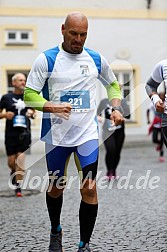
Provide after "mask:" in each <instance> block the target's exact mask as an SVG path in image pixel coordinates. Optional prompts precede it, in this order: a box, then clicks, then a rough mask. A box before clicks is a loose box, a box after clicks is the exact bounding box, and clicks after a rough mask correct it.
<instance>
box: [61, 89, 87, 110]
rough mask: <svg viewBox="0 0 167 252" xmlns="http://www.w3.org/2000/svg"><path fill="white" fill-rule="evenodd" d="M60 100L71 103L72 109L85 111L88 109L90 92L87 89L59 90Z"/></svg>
mask: <svg viewBox="0 0 167 252" xmlns="http://www.w3.org/2000/svg"><path fill="white" fill-rule="evenodd" d="M60 101H61V102H68V103H70V104H71V105H72V111H75V112H87V111H89V110H90V94H89V91H88V90H79V91H77V90H75V91H70V90H69V91H61V97H60Z"/></svg>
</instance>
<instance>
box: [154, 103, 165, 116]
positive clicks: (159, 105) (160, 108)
mask: <svg viewBox="0 0 167 252" xmlns="http://www.w3.org/2000/svg"><path fill="white" fill-rule="evenodd" d="M164 108H165V105H164V103H163V101H162V100H159V101H157V102H156V104H155V109H156V111H157V112H160V113H164Z"/></svg>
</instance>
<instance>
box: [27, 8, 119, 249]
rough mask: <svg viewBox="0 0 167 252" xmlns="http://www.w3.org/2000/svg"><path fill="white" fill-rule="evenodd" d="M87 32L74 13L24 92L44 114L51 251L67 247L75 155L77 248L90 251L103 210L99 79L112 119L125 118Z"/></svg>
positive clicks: (102, 60)
mask: <svg viewBox="0 0 167 252" xmlns="http://www.w3.org/2000/svg"><path fill="white" fill-rule="evenodd" d="M87 30H88V20H87V17H86V16H85V15H84V14H82V13H80V12H73V13H70V14H69V15H68V16H67V17H66V20H65V23H64V24H62V27H61V31H62V35H63V42H62V43H61V44H60V45H59V46H56V47H54V48H52V49H49V50H47V51H45V52H43V53H41V54H40V55H39V56H38V57H37V59H36V60H35V62H34V64H33V66H32V69H31V71H30V74H29V76H28V79H27V84H26V90H25V93H24V100H25V102H26V103H28V104H29V105H30V104H31V106H34V107H35V108H36V109H38V110H41V111H42V112H43V121H42V129H41V139H42V140H43V141H45V146H46V162H47V168H48V172H49V178H50V179H49V181H50V184H49V188H48V190H47V192H46V203H47V208H48V212H49V217H50V221H51V233H50V244H49V251H50V252H53V251H54V252H62V251H63V250H62V227H61V224H60V216H61V208H62V203H63V191H64V188H65V184H67V179H66V176H65V175H66V173H65V172H66V169H67V165H68V161H69V158H70V156H71V154H72V153H73V154H74V159H75V164H76V166H77V168H78V171H80V177H81V187H80V192H81V203H80V209H79V222H80V243H79V248H78V250H77V251H78V252H82V251H85V252H87V251H91V250H90V247H89V241H90V237H91V235H92V232H93V229H94V225H95V221H96V216H97V210H98V199H97V191H96V183H95V178H96V174H97V165H98V125H97V118H96V102H95V100H96V86H97V85H99V82H98V81H97V79H98V78H99V79H100V80H101V81H102V82H103V84H104V86H105V87H106V89H107V92H108V97H109V100H110V101H111V105H112V106H113V112H112V115H111V117H112V120H114V121H115V124H116V125H118V124H121V123H122V122H123V117H122V114H121V107H120V99H121V94H120V88H119V85H118V82H117V80H116V77H115V75H114V74H113V72H112V70H111V69H110V66H109V64H108V62H107V60H106V59H105V58H104V57H103V56H102V55H101V54H99V53H97V52H95V51H93V50H90V49H88V48H85V47H84V44H85V40H86V38H87ZM41 92H42V93H43V96H41V95H40V93H41ZM64 176H65V177H64ZM63 178H65V179H64V180H63ZM74 203H75V202H74ZM72 207H73V206H72ZM71 228H72V227H71Z"/></svg>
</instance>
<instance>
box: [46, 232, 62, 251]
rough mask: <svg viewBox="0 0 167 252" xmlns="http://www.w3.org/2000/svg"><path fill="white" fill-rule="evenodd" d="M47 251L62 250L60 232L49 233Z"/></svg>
mask: <svg viewBox="0 0 167 252" xmlns="http://www.w3.org/2000/svg"><path fill="white" fill-rule="evenodd" d="M49 252H63V248H62V232H60V233H57V234H55V235H53V234H50V244H49Z"/></svg>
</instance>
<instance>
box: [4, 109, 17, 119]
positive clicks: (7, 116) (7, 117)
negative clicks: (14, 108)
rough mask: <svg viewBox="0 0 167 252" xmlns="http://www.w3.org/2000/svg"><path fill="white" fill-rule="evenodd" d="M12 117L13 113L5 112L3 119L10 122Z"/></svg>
mask: <svg viewBox="0 0 167 252" xmlns="http://www.w3.org/2000/svg"><path fill="white" fill-rule="evenodd" d="M14 116H15V113H13V112H11V111H7V112H6V114H5V118H6V119H7V120H12V119H13V117H14Z"/></svg>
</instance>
